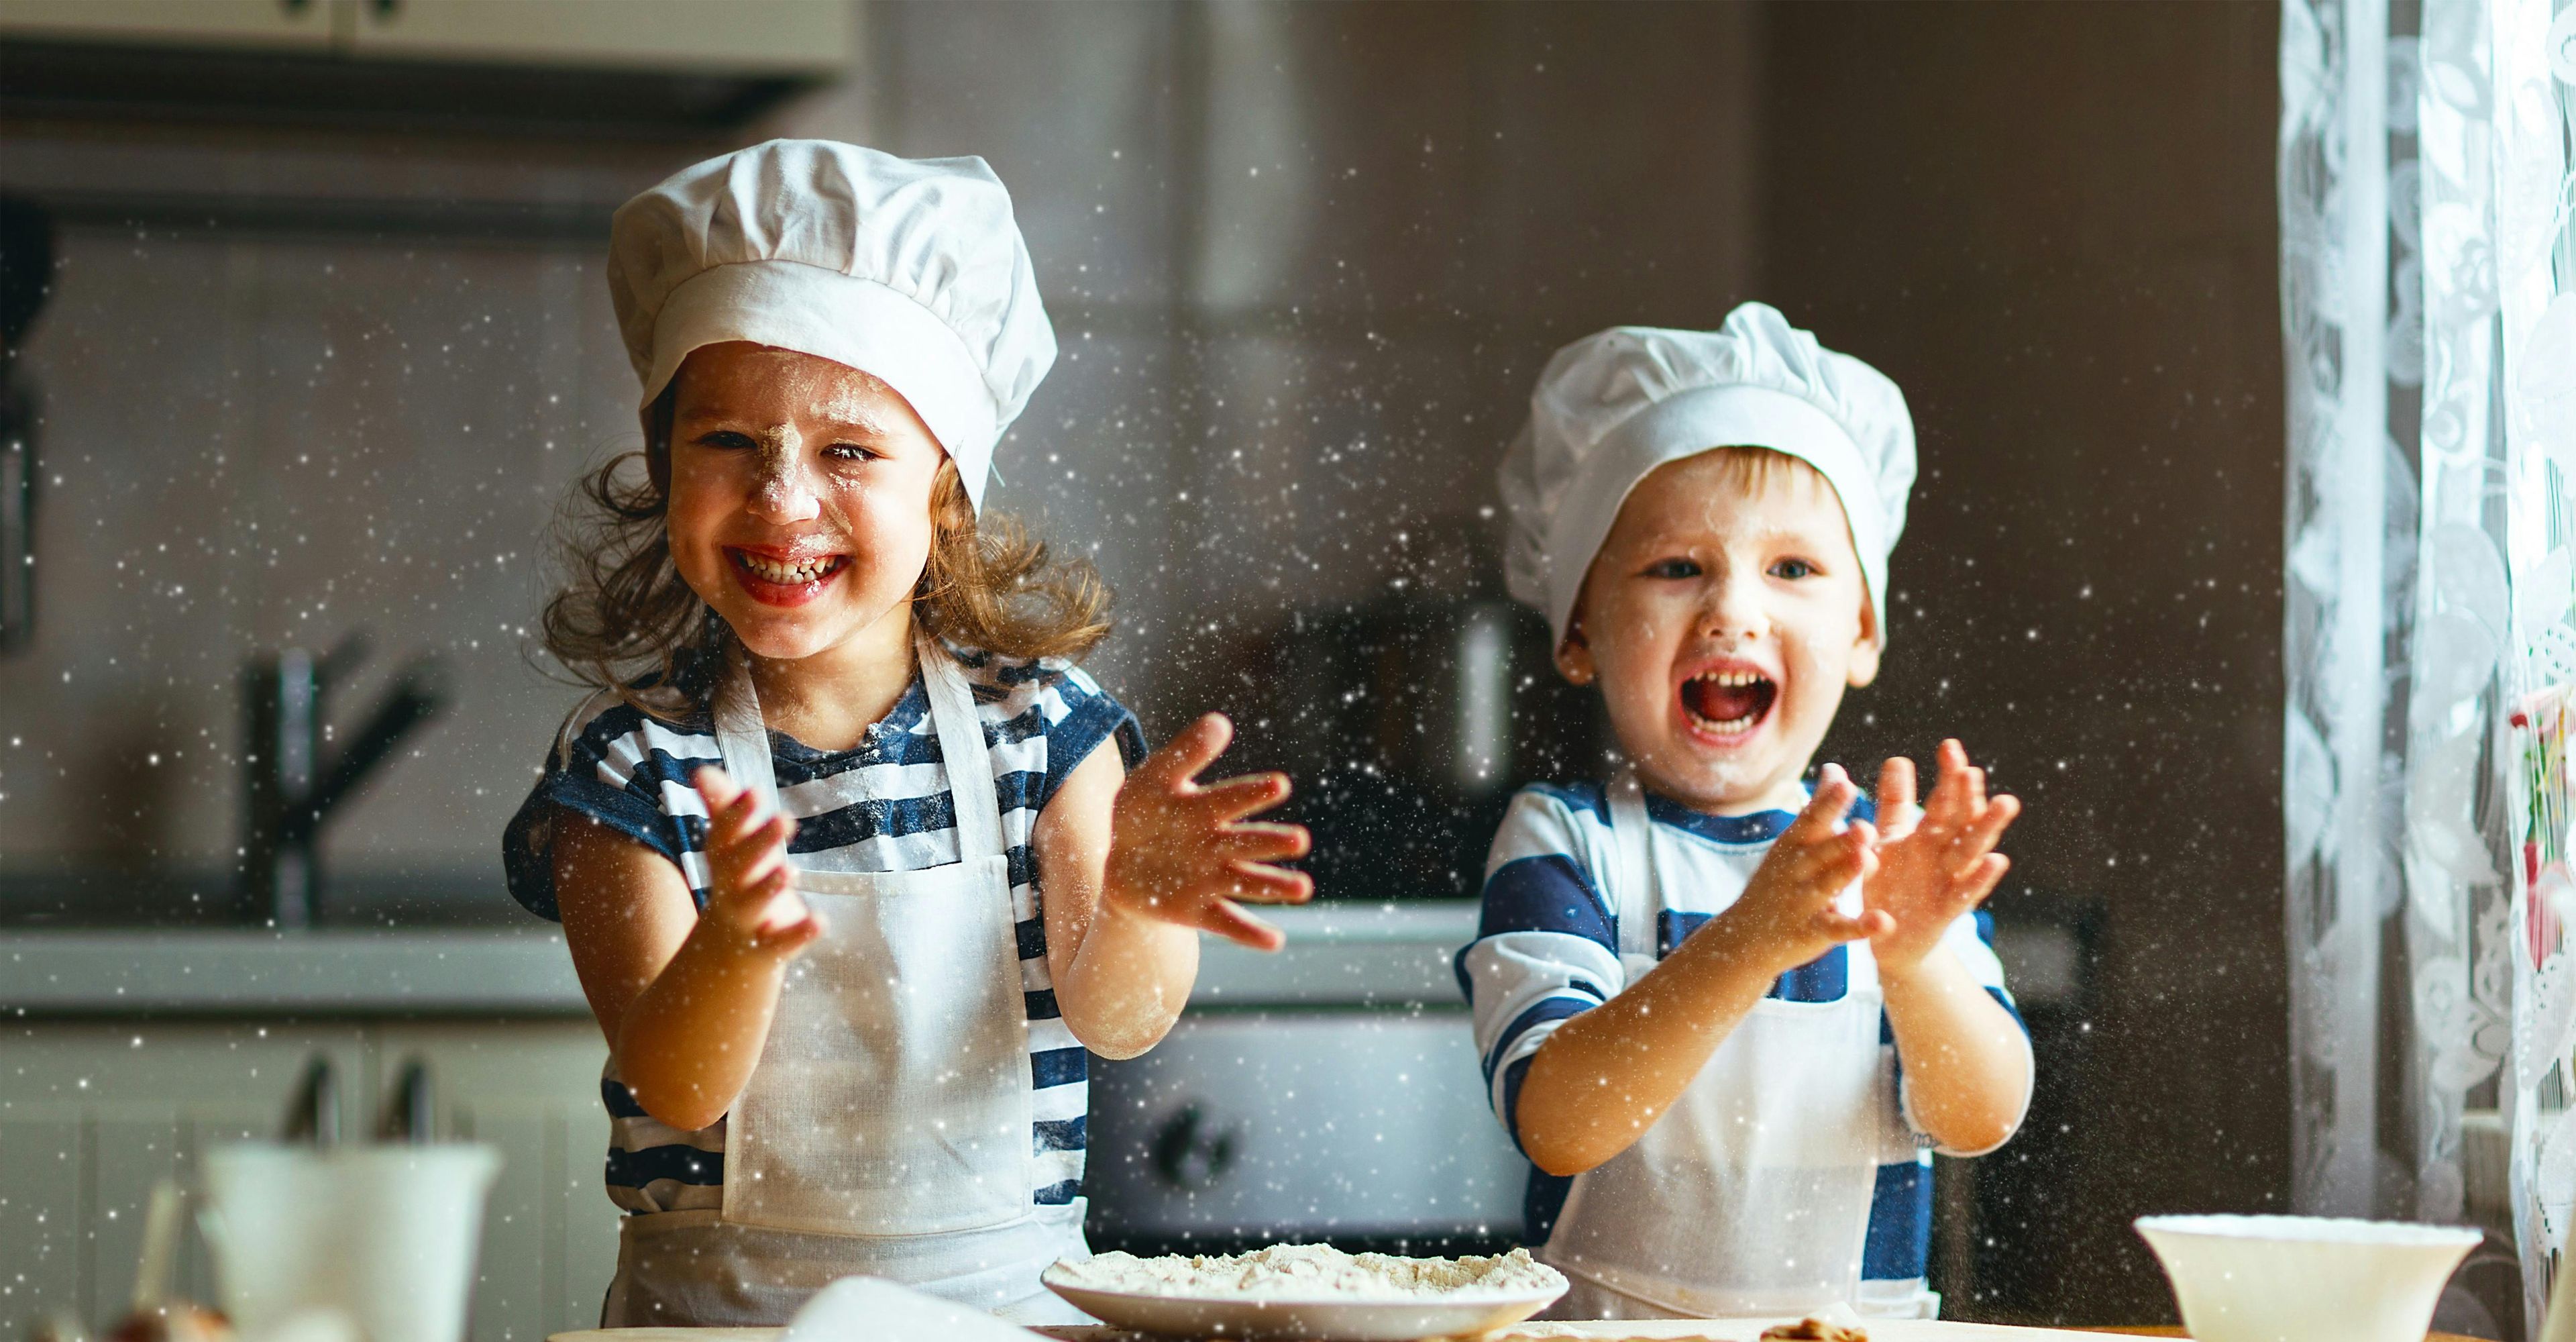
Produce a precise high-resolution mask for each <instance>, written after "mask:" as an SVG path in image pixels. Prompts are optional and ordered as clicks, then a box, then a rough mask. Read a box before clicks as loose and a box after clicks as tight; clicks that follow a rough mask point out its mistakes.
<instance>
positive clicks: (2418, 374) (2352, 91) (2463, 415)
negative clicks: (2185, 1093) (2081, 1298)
mask: <svg viewBox="0 0 2576 1342" xmlns="http://www.w3.org/2000/svg"><path fill="white" fill-rule="evenodd" d="M2571 103H2576V0H2420V3H2418V2H2417V0H2286V2H2285V3H2284V5H2283V7H2282V15H2281V127H2280V209H2281V308H2282V323H2283V333H2284V339H2285V341H2286V345H2287V360H2286V364H2287V369H2286V371H2287V376H2288V421H2289V425H2288V427H2289V451H2288V457H2289V482H2288V484H2289V488H2288V495H2287V507H2286V511H2287V517H2286V519H2285V520H2286V529H2287V535H2286V541H2287V569H2288V573H2287V582H2286V583H2285V590H2284V603H2285V610H2284V618H2285V622H2286V628H2285V631H2284V633H2285V645H2284V653H2285V671H2286V675H2287V681H2288V703H2287V706H2286V707H2287V711H2286V715H2285V716H2286V723H2285V729H2286V733H2285V742H2284V746H2285V751H2284V764H2283V779H2282V787H2283V803H2284V812H2285V819H2286V831H2287V833H2286V839H2287V844H2288V851H2287V859H2288V871H2289V889H2288V900H2287V915H2288V931H2289V947H2290V960H2291V963H2290V1025H2291V1032H2292V1043H2293V1048H2292V1061H2291V1068H2292V1071H2291V1086H2292V1094H2293V1113H2294V1121H2295V1124H2296V1129H2295V1131H2294V1134H2293V1155H2294V1170H2293V1176H2292V1177H2293V1197H2294V1201H2295V1205H2296V1206H2297V1207H2298V1209H2299V1210H2301V1211H2305V1212H2310V1213H2316V1214H2330V1215H2351V1216H2380V1217H2400V1218H2410V1219H2420V1220H2431V1221H2457V1220H2461V1219H2464V1217H2465V1216H2466V1214H2467V1212H2468V1211H2469V1209H2470V1208H2469V1201H2470V1197H2471V1194H2472V1192H2473V1191H2475V1192H2479V1193H2484V1194H2487V1195H2488V1196H2489V1197H2490V1198H2504V1199H2509V1203H2508V1205H2509V1207H2510V1210H2511V1221H2512V1227H2513V1232H2514V1237H2515V1241H2516V1244H2517V1246H2518V1248H2519V1250H2520V1253H2521V1257H2522V1262H2523V1268H2524V1274H2523V1280H2524V1282H2525V1283H2526V1295H2527V1296H2528V1302H2527V1306H2526V1307H2527V1308H2528V1309H2530V1310H2532V1311H2533V1313H2532V1316H2531V1317H2532V1320H2533V1321H2534V1322H2535V1324H2536V1321H2537V1313H2536V1310H2537V1302H2538V1300H2539V1299H2540V1293H2541V1291H2542V1290H2543V1288H2544V1284H2545V1283H2546V1281H2547V1280H2548V1278H2549V1276H2550V1275H2551V1271H2552V1270H2553V1269H2554V1267H2555V1265H2556V1261H2557V1256H2558V1255H2559V1253H2560V1252H2561V1251H2562V1250H2563V1249H2564V1248H2565V1245H2566V1240H2567V1226H2568V1221H2569V1219H2570V1207H2571V1203H2576V1118H2571V1117H2570V1114H2571V1113H2572V1112H2576V1109H2571V1098H2576V1071H2571V1068H2576V967H2571V962H2576V948H2572V947H2571V946H2570V944H2569V941H2568V938H2567V936H2566V935H2565V932H2564V928H2565V926H2566V925H2567V924H2568V923H2571V922H2576V884H2571V882H2570V880H2569V876H2568V869H2567V865H2566V861H2567V851H2568V844H2569V835H2568V819H2569V815H2570V808H2569V805H2568V779H2567V773H2566V768H2565V753H2564V743H2565V739H2566V734H2567V730H2568V726H2569V725H2570V724H2569V722H2568V719H2567V716H2566V709H2567V699H2568V687H2569V686H2570V684H2571V683H2576V617H2571V605H2576V600H2572V598H2576V582H2571V566H2570V559H2569V555H2570V551H2569V541H2570V539H2571V537H2576V294H2571V292H2570V290H2571V289H2576V233H2571V229H2570V225H2569V209H2570V191H2571V187H2570V177H2569V173H2568V151H2569V143H2570V132H2569V128H2570V115H2569V112H2570V107H2571ZM2480 1111H2493V1113H2494V1117H2493V1118H2492V1119H2487V1120H2484V1121H2486V1122H2488V1123H2489V1124H2490V1125H2491V1126H2492V1125H2498V1124H2500V1125H2501V1127H2502V1130H2503V1133H2504V1135H2505V1146H2506V1150H2507V1151H2508V1152H2509V1153H2510V1154H2509V1159H2508V1161H2507V1162H2506V1164H2507V1167H2508V1170H2509V1176H2508V1186H2507V1187H2506V1188H2502V1189H2493V1190H2487V1189H2478V1190H2472V1189H2471V1188H2470V1187H2469V1185H2468V1179H2467V1176H2466V1174H2465V1173H2464V1168H2465V1167H2464V1162H2463V1155H2464V1141H2463V1134H2464V1130H2465V1129H2466V1127H2467V1126H2469V1125H2470V1123H2471V1122H2472V1121H2473V1120H2472V1117H2471V1116H2472V1115H2475V1114H2477V1113H2479V1112H2480Z"/></svg>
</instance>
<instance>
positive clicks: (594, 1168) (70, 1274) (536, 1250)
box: [0, 1017, 617, 1342]
mask: <svg viewBox="0 0 2576 1342" xmlns="http://www.w3.org/2000/svg"><path fill="white" fill-rule="evenodd" d="M606 1052H607V1049H606V1046H605V1045H604V1044H603V1043H602V1042H601V1040H600V1037H599V1031H598V1029H597V1027H595V1026H593V1025H592V1024H591V1023H590V1021H589V1020H588V1019H587V1018H586V1017H584V1018H571V1019H554V1020H528V1021H518V1022H505V1023H481V1022H477V1023H455V1024H443V1023H435V1022H430V1023H400V1024H396V1023H367V1024H335V1023H305V1024H296V1023H290V1022H287V1021H283V1020H280V1021H273V1022H260V1021H240V1022H230V1021H227V1022H184V1023H181V1022H173V1023H162V1022H152V1021H145V1022H131V1023H105V1022H88V1021H43V1022H31V1023H24V1024H19V1025H16V1026H13V1027H10V1028H9V1029H7V1030H6V1031H5V1032H0V1337H8V1338H16V1337H24V1336H26V1335H27V1330H28V1328H29V1327H30V1326H31V1325H32V1324H34V1323H35V1322H36V1321H37V1320H39V1319H41V1318H44V1317H45V1316H47V1315H49V1314H53V1313H56V1312H61V1313H66V1314H70V1315H72V1316H74V1317H76V1318H79V1319H81V1320H82V1321H84V1322H86V1323H89V1324H91V1325H92V1326H97V1325H101V1324H104V1323H106V1322H107V1321H109V1320H110V1319H111V1318H112V1317H113V1316H114V1315H115V1314H116V1313H117V1312H118V1311H119V1310H120V1309H121V1308H122V1307H123V1303H124V1301H125V1298H126V1293H127V1291H128V1290H129V1288H130V1287H131V1286H132V1283H133V1272H134V1264H135V1261H136V1257H137V1254H138V1252H139V1250H140V1247H141V1232H142V1226H141V1219H142V1214H143V1208H144V1204H145V1202H146V1200H147V1198H148V1197H149V1195H150V1193H151V1189H152V1186H153V1184H154V1183H156V1182H157V1181H159V1180H160V1179H163V1178H169V1177H176V1178H178V1179H180V1180H181V1181H182V1183H186V1182H188V1181H189V1180H190V1179H191V1177H192V1176H193V1173H194V1170H195V1162H196V1158H197V1155H198V1153H199V1152H200V1151H202V1150H204V1149H205V1148H206V1147H208V1146H210V1145H214V1144H216V1143H220V1142H224V1141H237V1140H242V1139H244V1138H257V1137H267V1136H271V1135H273V1134H274V1133H275V1132H276V1130H277V1127H278V1123H279V1121H280V1119H281V1117H282V1116H283V1114H284V1112H285V1108H286V1105H287V1103H288V1101H289V1098H290V1097H291V1096H292V1095H293V1094H294V1092H295V1089H296V1087H297V1085H298V1083H299V1082H300V1081H301V1080H302V1078H303V1075H304V1070H305V1068H306V1066H307V1064H308V1063H309V1061H310V1060H311V1059H313V1058H314V1057H317V1056H318V1057H322V1058H325V1059H328V1060H329V1061H330V1063H331V1064H332V1067H333V1069H334V1072H335V1074H336V1075H337V1076H338V1077H339V1078H340V1079H341V1106H342V1109H341V1113H342V1125H343V1131H344V1132H346V1133H348V1134H350V1135H352V1136H356V1135H362V1134H364V1133H365V1132H367V1131H368V1130H369V1129H370V1128H371V1126H372V1124H373V1122H374V1117H375V1114H376V1112H377V1110H378V1107H379V1106H380V1105H381V1103H382V1101H383V1097H384V1096H385V1095H386V1094H388V1093H389V1092H390V1091H391V1089H392V1087H393V1083H394V1079H395V1077H396V1076H397V1075H398V1074H399V1073H400V1071H401V1070H402V1069H403V1068H404V1067H405V1066H407V1065H408V1064H409V1063H410V1062H412V1061H413V1060H415V1059H416V1060H418V1061H420V1062H422V1063H424V1064H426V1066H427V1068H428V1071H429V1075H430V1078H431V1084H432V1086H433V1087H434V1089H435V1094H436V1099H437V1108H438V1122H439V1124H440V1128H441V1131H442V1133H443V1134H445V1135H451V1136H455V1137H460V1138H470V1139H473V1140H476V1141H485V1142H490V1143H492V1144H493V1145H495V1146H498V1147H499V1148H500V1149H501V1152H502V1156H503V1159H504V1161H505V1164H504V1165H503V1168H502V1173H501V1177H500V1180H499V1181H498V1182H497V1183H496V1184H495V1186H494V1188H493V1192H492V1200H491V1204H490V1209H489V1211H488V1213H487V1215H486V1217H485V1221H484V1235H483V1246H482V1252H481V1257H480V1260H479V1266H478V1268H477V1286H476V1292H475V1300H474V1314H473V1323H472V1330H471V1338H472V1342H537V1340H538V1339H542V1338H543V1337H544V1336H545V1335H546V1334H547V1333H549V1332H554V1331H559V1330H562V1329H565V1328H581V1327H589V1326H591V1325H593V1324H595V1323H597V1322H598V1318H599V1300H600V1293H601V1292H602V1291H603V1290H605V1289H606V1286H607V1283H608V1277H609V1273H610V1271H611V1269H612V1268H613V1267H614V1265H615V1261H616V1252H617V1212H616V1209H615V1208H614V1207H612V1206H611V1205H610V1204H609V1202H608V1199H607V1197H606V1196H605V1195H604V1194H603V1193H602V1192H601V1191H600V1187H599V1163H598V1162H599V1158H600V1152H601V1151H602V1150H603V1149H604V1145H605V1139H606V1135H607V1121H608V1120H607V1117H606V1115H605V1114H604V1113H602V1112H601V1110H600V1106H599V1094H598V1090H599V1084H598V1078H599V1068H600V1063H601V1061H602V1059H603V1058H604V1057H605V1056H606ZM180 1272H181V1284H182V1289H183V1290H184V1291H185V1292H186V1293H187V1294H189V1295H192V1296H194V1297H195V1298H198V1299H208V1298H211V1296H212V1294H213V1284H212V1281H211V1277H210V1273H209V1269H208V1264H207V1262H206V1256H205V1251H204V1247H203V1245H202V1244H201V1243H199V1242H197V1241H196V1240H195V1237H194V1236H191V1237H189V1241H188V1243H187V1244H186V1245H185V1246H184V1248H183V1251H182V1254H181V1259H180Z"/></svg>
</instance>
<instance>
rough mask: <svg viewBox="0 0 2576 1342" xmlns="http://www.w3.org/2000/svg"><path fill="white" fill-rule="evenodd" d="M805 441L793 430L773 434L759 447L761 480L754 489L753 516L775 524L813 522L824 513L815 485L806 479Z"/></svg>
mask: <svg viewBox="0 0 2576 1342" xmlns="http://www.w3.org/2000/svg"><path fill="white" fill-rule="evenodd" d="M804 446H805V444H804V440H803V439H802V438H801V437H800V436H799V435H798V434H797V432H796V431H795V430H794V429H792V428H780V429H776V430H773V431H772V432H770V433H769V434H768V435H767V436H765V437H764V438H763V440H762V442H761V445H760V449H761V450H760V480H759V482H758V483H757V484H755V485H754V486H753V487H752V491H751V512H752V515H753V516H755V517H758V518H760V519H761V520H762V521H764V522H769V523H772V524H784V523H791V522H805V521H811V520H812V519H813V517H814V516H815V514H817V513H820V512H821V511H822V510H823V505H822V502H821V500H819V499H818V498H816V497H815V491H814V485H813V482H812V481H810V480H808V479H806V478H805V472H806V470H807V469H808V467H807V464H806V461H805V452H804V450H803V449H804Z"/></svg>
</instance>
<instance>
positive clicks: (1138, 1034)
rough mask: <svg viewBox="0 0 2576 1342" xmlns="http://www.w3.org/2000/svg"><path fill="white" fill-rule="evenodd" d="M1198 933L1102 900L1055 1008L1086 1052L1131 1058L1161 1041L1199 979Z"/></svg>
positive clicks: (1057, 995)
mask: <svg viewBox="0 0 2576 1342" xmlns="http://www.w3.org/2000/svg"><path fill="white" fill-rule="evenodd" d="M1198 972H1199V939H1198V934H1197V933H1196V932H1193V931H1191V930H1190V929H1189V928H1186V927H1182V926H1179V925H1177V924H1173V923H1166V922H1158V921H1156V920H1154V919H1151V918H1140V917H1138V916H1136V915H1134V914H1130V913H1125V912H1121V911H1120V910H1119V909H1118V907H1117V906H1116V904H1115V902H1114V901H1111V900H1108V899H1103V900H1102V901H1100V904H1099V911H1098V912H1097V913H1096V914H1094V915H1093V917H1092V921H1091V925H1090V927H1089V928H1088V929H1087V930H1086V932H1085V934H1084V936H1083V938H1082V949H1081V950H1080V951H1078V952H1076V953H1075V955H1074V959H1073V965H1072V968H1071V970H1070V972H1068V973H1067V974H1066V975H1065V978H1064V982H1062V983H1060V984H1058V985H1056V1004H1057V1007H1058V1009H1059V1010H1061V1011H1063V1012H1064V1023H1065V1025H1066V1027H1067V1028H1069V1029H1071V1030H1072V1031H1073V1034H1074V1037H1075V1038H1077V1039H1079V1040H1081V1041H1082V1044H1083V1047H1085V1048H1087V1049H1090V1050H1091V1051H1092V1052H1094V1053H1097V1054H1099V1055H1100V1056H1102V1057H1104V1058H1132V1057H1135V1056H1136V1055H1137V1054H1140V1053H1143V1052H1144V1051H1145V1050H1147V1049H1149V1048H1152V1047H1153V1046H1154V1045H1156V1044H1157V1043H1160V1042H1162V1038H1163V1036H1164V1035H1166V1034H1168V1033H1170V1032H1171V1029H1172V1022H1173V1021H1175V1020H1178V1019H1179V1018H1180V1014H1181V1008H1182V1007H1183V1006H1185V1005H1187V1004H1188V1003H1189V1000H1190V987H1191V985H1192V984H1193V983H1195V982H1196V981H1197V980H1198Z"/></svg>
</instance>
